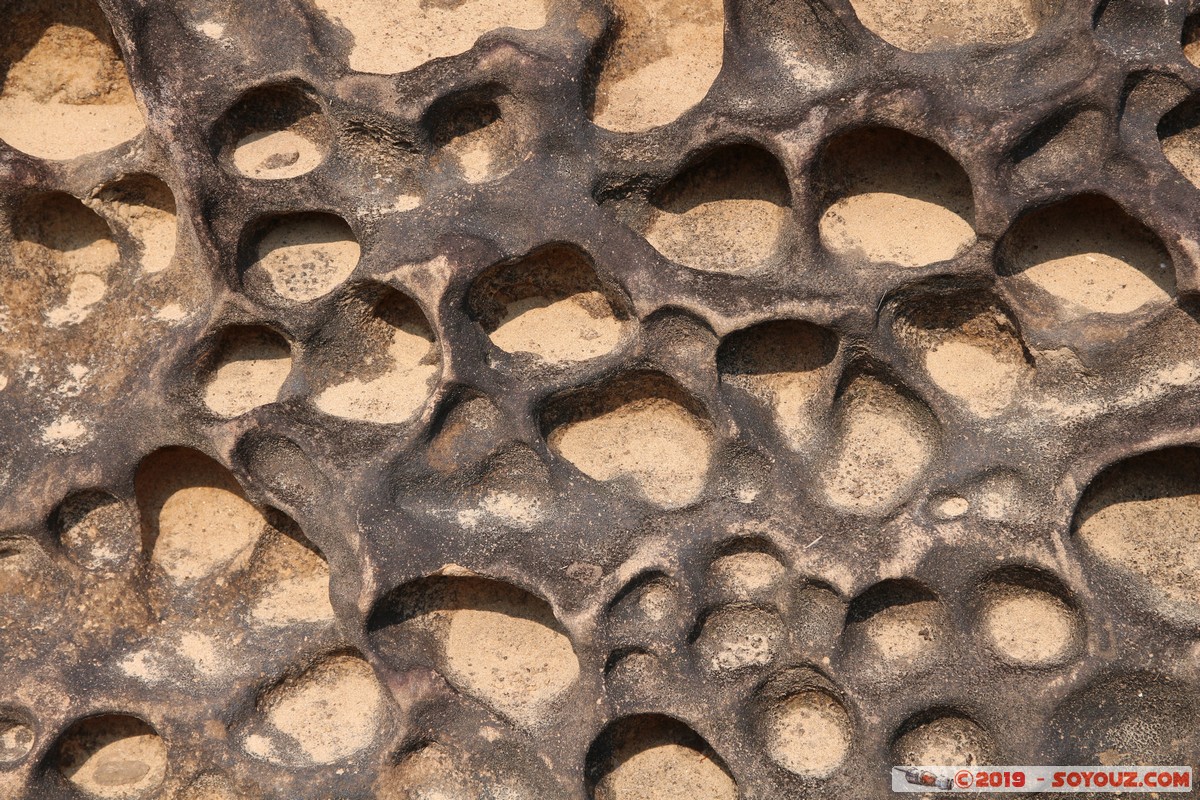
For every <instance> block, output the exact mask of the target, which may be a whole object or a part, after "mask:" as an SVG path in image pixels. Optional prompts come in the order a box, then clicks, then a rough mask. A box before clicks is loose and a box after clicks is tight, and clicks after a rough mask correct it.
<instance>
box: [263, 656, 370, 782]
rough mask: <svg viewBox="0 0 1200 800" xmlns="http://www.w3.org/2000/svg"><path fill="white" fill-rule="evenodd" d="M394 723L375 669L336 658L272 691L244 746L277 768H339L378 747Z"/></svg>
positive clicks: (354, 660) (351, 659)
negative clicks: (279, 766) (379, 741)
mask: <svg viewBox="0 0 1200 800" xmlns="http://www.w3.org/2000/svg"><path fill="white" fill-rule="evenodd" d="M389 720H390V711H389V706H388V701H387V696H386V690H385V689H384V688H383V686H382V684H380V683H379V680H378V679H377V678H376V677H375V672H374V671H373V670H372V669H371V666H370V665H369V664H367V662H366V661H364V660H363V659H361V658H359V657H358V656H354V655H335V656H330V657H327V658H325V659H323V660H321V661H319V662H317V663H316V664H315V665H313V666H312V667H309V668H308V669H307V670H305V671H304V672H303V673H301V674H299V675H297V676H295V677H291V678H288V679H285V680H284V681H283V682H281V683H280V684H278V685H277V686H275V687H273V688H272V689H270V690H269V691H268V692H267V693H266V694H265V695H264V696H263V697H262V698H261V699H260V700H259V703H258V712H257V714H256V715H255V718H254V719H253V720H251V721H250V723H249V725H248V728H247V731H246V732H245V733H244V734H243V736H242V747H243V748H244V749H245V750H246V752H247V753H249V754H250V755H252V756H255V757H257V758H261V759H263V760H265V761H269V762H271V763H275V764H283V765H290V766H314V765H318V764H336V763H341V762H346V761H349V760H351V759H354V758H356V757H359V756H360V755H362V754H363V753H364V752H365V751H367V750H369V749H370V748H372V747H373V746H374V745H375V744H376V742H377V741H378V740H379V739H380V736H381V733H382V731H383V730H384V729H385V728H386V727H387V726H388V725H389Z"/></svg>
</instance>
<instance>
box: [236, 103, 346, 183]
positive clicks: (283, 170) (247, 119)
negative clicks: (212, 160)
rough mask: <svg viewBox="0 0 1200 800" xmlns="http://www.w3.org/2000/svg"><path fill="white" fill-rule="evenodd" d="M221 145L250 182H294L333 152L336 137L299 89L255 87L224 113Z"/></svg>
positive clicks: (318, 107)
mask: <svg viewBox="0 0 1200 800" xmlns="http://www.w3.org/2000/svg"><path fill="white" fill-rule="evenodd" d="M217 136H218V142H217V147H218V148H219V150H220V152H221V158H222V159H223V160H224V161H225V163H226V165H227V166H228V167H232V168H233V170H234V171H235V172H238V173H241V174H242V175H245V176H246V177H248V178H257V179H259V180H268V179H270V180H279V179H283V178H295V177H297V176H299V175H304V174H305V173H307V172H311V171H312V170H314V169H316V168H317V167H318V166H319V165H320V164H321V162H322V161H324V160H325V157H326V156H327V155H328V154H329V149H330V144H331V141H332V138H333V133H332V130H331V126H330V124H329V121H328V119H327V118H326V117H325V115H324V114H323V113H322V112H321V107H320V106H319V105H317V103H316V102H315V101H313V100H312V99H310V98H309V97H308V96H307V95H306V94H305V93H304V92H303V91H302V90H301V89H299V88H298V87H295V86H286V85H280V86H262V87H259V88H257V89H252V90H250V91H249V92H247V93H246V94H244V95H242V97H241V98H240V99H239V100H238V101H237V102H236V103H235V104H234V105H233V107H232V108H230V109H229V110H228V111H226V112H225V116H224V118H223V119H222V120H221V123H220V125H219V127H218V133H217Z"/></svg>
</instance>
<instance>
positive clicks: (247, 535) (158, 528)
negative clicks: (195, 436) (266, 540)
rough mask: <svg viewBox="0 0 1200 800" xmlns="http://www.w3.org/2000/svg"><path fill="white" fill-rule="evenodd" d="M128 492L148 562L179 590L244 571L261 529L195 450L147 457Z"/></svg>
mask: <svg viewBox="0 0 1200 800" xmlns="http://www.w3.org/2000/svg"><path fill="white" fill-rule="evenodd" d="M134 488H135V491H136V494H137V502H138V508H139V509H140V510H141V515H142V540H143V542H144V545H143V546H144V548H145V549H146V550H147V551H148V552H149V553H150V562H151V563H152V564H154V565H155V566H157V567H158V568H159V569H161V570H163V572H164V573H165V574H166V575H167V577H168V578H169V579H170V580H171V581H172V582H174V583H176V584H179V585H187V584H191V583H193V582H195V581H197V580H200V579H202V578H205V577H208V576H210V575H213V574H215V573H217V572H219V571H222V570H227V569H235V568H238V567H240V566H244V565H245V564H246V562H247V560H248V559H249V557H250V554H251V552H252V551H253V549H254V546H255V545H256V544H257V543H258V540H259V538H260V537H261V536H262V534H263V531H264V529H265V528H266V524H267V522H266V520H265V519H264V517H263V515H262V514H260V513H259V511H258V509H256V508H255V507H254V506H252V505H251V504H250V503H249V501H247V500H246V496H245V494H244V493H243V492H242V488H241V486H239V485H238V482H237V480H236V479H234V477H233V475H232V474H231V473H230V472H229V471H228V470H227V469H225V468H224V467H223V466H221V465H220V464H218V463H217V462H216V461H213V460H212V459H211V458H209V457H208V456H206V455H204V454H203V453H200V452H197V451H195V450H189V449H187V448H183V447H170V448H165V449H163V450H159V451H157V452H155V453H152V454H151V455H149V456H147V457H146V458H145V459H143V460H142V463H141V466H140V467H139V468H138V473H137V477H136V479H135V481H134Z"/></svg>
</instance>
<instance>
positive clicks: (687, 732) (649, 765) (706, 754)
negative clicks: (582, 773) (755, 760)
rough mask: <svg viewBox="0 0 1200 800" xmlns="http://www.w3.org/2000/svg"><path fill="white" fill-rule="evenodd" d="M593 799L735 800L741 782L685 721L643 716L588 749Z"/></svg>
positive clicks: (604, 734)
mask: <svg viewBox="0 0 1200 800" xmlns="http://www.w3.org/2000/svg"><path fill="white" fill-rule="evenodd" d="M587 773H588V784H589V787H590V789H591V797H592V798H593V800H659V798H663V797H687V798H691V800H736V799H737V796H738V790H737V784H736V783H734V780H733V777H732V776H731V775H730V774H729V771H728V770H727V769H726V768H725V765H724V763H723V762H722V761H721V758H720V756H718V755H717V754H716V753H714V752H713V750H712V748H711V747H709V745H708V742H706V741H704V739H703V738H702V737H701V736H700V735H699V734H697V733H696V732H695V731H693V730H692V729H691V728H689V727H688V726H687V725H685V724H683V723H682V722H680V721H678V720H675V719H672V718H670V717H665V716H660V715H657V714H644V715H639V716H634V717H626V718H625V719H622V720H619V721H617V722H614V723H613V724H611V725H609V726H608V728H606V729H605V730H604V731H603V732H602V733H601V734H600V736H599V737H597V739H596V741H595V742H594V743H593V744H592V746H591V748H590V750H589V751H588V758H587Z"/></svg>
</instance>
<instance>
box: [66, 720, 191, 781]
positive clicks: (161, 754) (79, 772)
mask: <svg viewBox="0 0 1200 800" xmlns="http://www.w3.org/2000/svg"><path fill="white" fill-rule="evenodd" d="M54 758H55V765H56V766H57V768H58V770H59V772H61V773H62V775H63V777H64V778H66V779H67V781H69V782H70V783H71V784H73V785H74V786H75V787H76V788H77V789H79V790H80V791H82V792H83V793H84V794H85V795H87V796H88V797H98V798H105V800H110V799H111V800H138V799H140V798H144V797H151V796H153V793H154V792H155V790H156V789H158V787H159V786H160V785H161V784H162V782H163V779H164V778H165V777H166V774H167V747H166V745H165V744H164V743H163V740H162V739H161V738H160V737H159V735H158V734H157V733H155V732H154V729H153V728H151V727H150V726H149V725H147V724H146V723H145V722H143V721H141V720H140V719H137V718H136V717H130V716H124V715H119V714H107V715H104V716H99V717H89V718H88V719H85V720H82V721H80V722H77V723H75V724H74V725H72V726H71V727H70V728H69V729H68V730H67V731H66V733H64V734H63V736H62V738H61V739H60V740H59V742H58V745H57V747H56V752H55V757H54Z"/></svg>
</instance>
